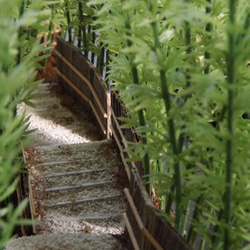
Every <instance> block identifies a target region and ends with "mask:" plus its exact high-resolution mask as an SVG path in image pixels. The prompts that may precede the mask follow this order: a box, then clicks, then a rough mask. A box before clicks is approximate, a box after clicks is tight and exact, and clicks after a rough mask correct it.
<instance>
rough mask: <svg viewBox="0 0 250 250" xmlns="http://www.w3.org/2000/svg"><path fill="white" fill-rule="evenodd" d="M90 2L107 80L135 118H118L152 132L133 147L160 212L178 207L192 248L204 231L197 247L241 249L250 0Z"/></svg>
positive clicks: (178, 223) (245, 228)
mask: <svg viewBox="0 0 250 250" xmlns="http://www.w3.org/2000/svg"><path fill="white" fill-rule="evenodd" d="M89 2H90V5H91V6H93V8H94V9H96V16H97V20H96V21H95V25H96V27H97V31H98V32H99V33H100V37H99V39H100V40H101V41H102V43H103V46H104V47H107V48H108V49H109V52H110V58H111V61H110V64H109V68H110V70H109V76H108V77H109V79H111V80H112V81H114V83H115V89H117V90H119V93H120V95H121V97H122V99H123V101H124V103H125V104H126V107H127V108H128V110H129V113H130V115H131V119H127V118H126V119H121V120H122V121H123V122H124V123H125V124H124V125H123V127H132V126H135V127H136V129H137V132H139V133H140V134H141V135H142V137H145V135H147V136H146V138H147V141H146V142H145V141H144V142H142V143H139V144H133V143H128V144H129V147H128V148H127V149H126V150H127V151H128V152H129V154H130V155H133V157H134V160H135V161H138V160H141V161H142V162H144V160H143V159H144V157H145V155H148V156H149V160H150V163H151V168H152V172H151V173H150V175H148V172H147V168H145V177H148V176H150V184H151V185H152V186H153V187H154V188H155V189H156V193H157V196H158V197H160V198H161V203H162V206H161V208H162V210H163V211H165V214H164V213H163V215H164V216H165V217H166V219H168V220H169V221H170V222H171V221H172V219H171V218H170V217H169V212H170V211H172V210H173V211H175V220H174V223H175V228H176V229H177V230H178V231H179V232H180V233H181V234H182V235H183V237H185V238H186V240H187V241H188V242H189V243H190V244H191V245H192V246H194V245H195V244H196V246H197V244H198V243H197V242H198V241H197V239H198V236H199V235H200V236H201V238H202V241H201V242H200V243H199V248H200V249H204V248H205V247H208V248H210V249H222V248H224V249H241V248H244V246H245V245H246V244H247V242H249V240H250V238H249V237H250V235H249V220H248V219H249V209H248V207H249V198H250V197H249V193H250V192H249V184H248V180H249V170H250V169H249V159H250V158H249V156H250V155H249V150H248V147H249V143H250V140H249V132H250V131H249V120H248V119H245V118H246V117H248V115H247V114H248V112H249V108H248V101H247V96H249V93H250V92H249V90H250V89H249V84H248V82H249V77H250V75H249V69H248V68H247V63H248V60H249V54H250V53H249V52H250V51H249V50H250V45H249V44H250V43H249V11H250V3H249V1H233V0H228V1H227V2H226V1H222V0H218V1H215V0H207V1H200V0H196V1H192V2H190V1H186V0H178V1H174V0H172V1H160V0H159V1H153V0H140V1H132V0H131V1H130V0H129V1H117V0H110V1H103V0H91V1H89ZM128 17H129V19H128ZM135 72H136V75H137V77H133V76H134V75H135V74H134V73H135ZM138 82H139V83H140V84H138ZM142 110H143V115H144V123H142V122H141V121H140V118H139V116H138V112H139V111H142ZM190 204H193V205H192V206H191V207H190ZM189 210H190V211H192V210H193V212H192V215H189V216H188V215H187V211H189ZM185 213H186V214H185Z"/></svg>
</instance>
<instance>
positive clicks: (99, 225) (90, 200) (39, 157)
mask: <svg viewBox="0 0 250 250" xmlns="http://www.w3.org/2000/svg"><path fill="white" fill-rule="evenodd" d="M36 92H37V94H38V95H37V97H36V98H35V99H34V103H35V105H36V107H35V108H31V107H26V106H25V105H21V106H20V108H19V112H22V111H24V110H26V116H30V125H29V128H30V129H35V131H33V133H31V134H30V135H29V136H30V143H29V145H28V147H26V148H25V149H24V158H25V161H26V162H27V163H28V172H29V189H30V205H31V213H32V217H33V219H34V220H35V221H37V223H36V224H35V225H34V227H33V231H34V233H35V235H36V236H32V237H20V238H18V239H16V240H13V241H12V242H10V245H9V246H8V248H7V249H11V250H13V249H27V250H28V249H61V250H63V249H98V248H96V247H97V245H98V244H101V246H102V248H103V249H126V247H125V245H124V244H122V242H121V241H120V239H121V235H122V234H123V230H124V223H123V220H122V212H124V211H125V209H126V201H125V198H124V195H123V188H124V187H126V185H127V179H126V174H125V171H124V170H123V165H122V163H121V160H120V158H119V153H118V150H117V148H116V146H115V145H114V142H113V141H112V140H111V139H106V140H101V139H100V138H101V137H100V135H99V134H98V128H97V127H96V126H95V125H94V123H93V122H92V121H91V120H90V119H89V117H88V115H87V114H86V113H84V111H82V110H80V109H79V108H78V107H77V106H76V105H75V104H74V102H73V101H72V100H71V99H70V98H68V97H67V96H66V95H65V94H63V93H62V92H61V91H60V88H59V86H58V85H56V84H41V85H40V86H39V87H38V89H37V91H36ZM90 235H91V237H90ZM51 237H52V238H53V237H54V242H61V243H60V244H59V245H60V247H59V246H58V244H56V243H55V244H52V245H51V244H50V245H48V246H47V245H46V244H47V243H45V242H46V241H48V242H49V241H50V240H48V239H51ZM70 238H72V245H70V242H67V241H66V240H65V239H69V241H70ZM36 239H37V241H36ZM60 239H61V240H60ZM98 239H99V241H100V242H99V241H98ZM63 242H64V243H65V244H64V245H63ZM44 244H45V245H44ZM23 246H24V248H21V247H23ZM31 246H32V247H33V248H32V247H31ZM15 247H16V248H15ZM18 247H19V248H18ZM46 247H48V248H46Z"/></svg>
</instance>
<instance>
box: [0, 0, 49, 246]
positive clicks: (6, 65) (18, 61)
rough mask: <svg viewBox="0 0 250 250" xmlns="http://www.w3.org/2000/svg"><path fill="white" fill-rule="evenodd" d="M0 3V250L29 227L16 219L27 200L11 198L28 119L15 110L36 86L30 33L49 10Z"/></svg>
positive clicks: (36, 49) (37, 4)
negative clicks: (19, 228) (22, 228)
mask: <svg viewBox="0 0 250 250" xmlns="http://www.w3.org/2000/svg"><path fill="white" fill-rule="evenodd" d="M0 3H1V4H2V7H1V9H0V16H1V25H0V30H1V34H2V37H1V39H0V58H1V60H0V89H1V91H0V249H4V247H5V245H6V243H7V242H8V241H9V239H10V238H11V237H12V235H13V231H14V228H15V227H16V226H20V225H28V224H29V225H30V224H31V221H28V220H25V219H20V215H21V213H22V212H23V210H24V209H25V207H26V206H27V203H28V201H27V200H23V201H22V202H21V203H20V204H19V205H18V204H17V199H16V196H15V189H16V187H17V183H18V181H19V178H18V177H19V174H20V172H21V171H23V170H24V164H23V161H22V158H21V157H20V155H21V152H22V146H25V145H26V143H27V138H26V135H27V134H28V133H29V132H28V131H27V128H28V120H27V119H24V115H21V114H20V116H17V115H16V112H15V111H16V107H17V104H19V103H21V102H25V103H27V104H30V105H31V102H30V99H31V98H32V96H33V90H34V89H35V88H36V86H37V84H38V83H39V82H36V81H34V79H35V76H36V71H35V68H36V65H37V62H38V61H39V60H40V59H41V58H40V57H39V56H37V55H39V53H40V52H42V51H43V50H44V45H43V44H42V45H40V42H39V40H38V39H37V38H36V36H35V35H33V34H32V32H31V31H32V30H33V29H36V28H39V27H40V28H42V30H45V26H44V21H45V20H46V19H47V18H48V17H49V16H50V10H49V9H48V8H46V6H47V4H46V3H45V1H40V0H33V1H20V0H13V1H7V2H6V1H0ZM50 3H51V4H52V3H53V1H50ZM42 7H43V8H44V9H43V11H41V8H42ZM31 27H32V28H31ZM21 141H22V144H21Z"/></svg>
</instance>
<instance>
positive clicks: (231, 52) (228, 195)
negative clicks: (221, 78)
mask: <svg viewBox="0 0 250 250" xmlns="http://www.w3.org/2000/svg"><path fill="white" fill-rule="evenodd" d="M228 5H229V24H228V25H229V30H228V62H227V65H228V68H227V76H228V77H227V84H228V100H227V106H228V117H227V131H228V134H229V135H228V136H229V137H228V139H227V142H226V179H225V184H226V187H225V202H224V216H225V217H224V220H225V224H226V225H227V226H226V227H225V228H224V250H227V249H229V248H230V230H231V228H230V225H231V206H232V205H231V203H232V175H233V167H234V162H233V160H234V159H233V134H234V127H233V123H234V90H233V86H234V85H235V78H236V67H235V66H236V64H235V61H236V53H235V40H236V39H235V34H234V29H233V27H234V25H235V10H236V1H235V0H228Z"/></svg>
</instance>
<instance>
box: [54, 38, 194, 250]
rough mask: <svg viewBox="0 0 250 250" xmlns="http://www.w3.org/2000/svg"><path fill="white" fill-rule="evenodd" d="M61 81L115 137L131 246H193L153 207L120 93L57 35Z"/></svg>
mask: <svg viewBox="0 0 250 250" xmlns="http://www.w3.org/2000/svg"><path fill="white" fill-rule="evenodd" d="M55 55H56V56H57V74H58V82H59V84H60V85H61V86H62V88H63V89H64V90H65V91H66V92H67V93H68V94H69V95H70V96H71V97H72V98H73V99H74V100H75V101H76V102H77V103H78V104H79V105H80V106H81V107H83V108H84V109H85V110H87V111H89V113H91V114H92V116H93V117H94V118H95V119H96V121H97V123H98V125H99V127H100V129H101V130H102V132H103V134H104V135H105V137H106V138H110V137H111V138H112V139H114V141H115V142H116V145H117V147H118V148H119V151H120V156H121V159H122V161H123V164H124V167H125V170H126V172H127V176H128V179H129V187H128V188H126V189H125V190H124V193H125V196H126V197H127V200H128V206H127V210H126V212H125V213H124V214H123V218H124V221H125V225H126V231H125V233H126V235H127V236H128V237H129V238H130V241H129V249H132V248H134V249H142V250H147V249H158V250H160V249H166V250H188V249H191V248H190V246H189V245H188V244H187V243H186V242H185V240H184V239H183V238H182V237H181V236H180V235H179V234H178V233H177V232H176V231H175V230H174V228H173V227H172V226H171V225H170V224H169V223H168V222H167V221H166V220H165V219H164V218H163V217H162V216H161V215H160V213H159V212H158V211H157V209H156V208H155V207H154V206H153V204H152V202H151V200H150V198H149V196H148V195H147V192H146V190H145V188H144V185H143V183H142V175H143V166H142V163H135V162H131V161H128V159H129V158H130V156H129V154H128V153H126V152H125V148H126V146H127V142H131V141H133V142H138V136H137V135H136V133H135V132H134V130H133V129H123V128H121V127H120V125H121V121H119V119H118V118H119V117H128V114H127V112H126V108H125V106H124V104H123V103H122V101H121V100H120V98H119V95H118V93H117V92H109V91H108V88H107V87H106V85H105V83H104V81H103V79H102V77H101V76H100V74H99V73H98V71H97V69H96V68H95V67H94V65H93V64H92V63H91V62H90V61H89V60H88V59H87V58H86V57H85V56H84V55H83V54H82V53H80V52H79V51H78V50H77V49H76V48H75V47H74V46H72V45H70V44H69V43H67V42H66V41H65V40H63V39H62V38H60V37H58V39H57V45H56V49H55Z"/></svg>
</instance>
